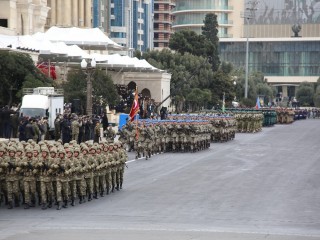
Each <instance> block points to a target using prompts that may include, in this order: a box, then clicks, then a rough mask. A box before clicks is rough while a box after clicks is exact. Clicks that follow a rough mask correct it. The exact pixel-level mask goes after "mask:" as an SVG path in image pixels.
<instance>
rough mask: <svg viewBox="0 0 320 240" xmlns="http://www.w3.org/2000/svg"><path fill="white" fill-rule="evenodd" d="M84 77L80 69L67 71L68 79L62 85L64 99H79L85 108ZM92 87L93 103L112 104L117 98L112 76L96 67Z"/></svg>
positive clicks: (67, 100) (85, 86) (85, 82)
mask: <svg viewBox="0 0 320 240" xmlns="http://www.w3.org/2000/svg"><path fill="white" fill-rule="evenodd" d="M86 77H87V76H86V75H85V73H84V72H83V71H81V70H77V69H76V70H73V71H69V73H68V81H67V82H66V83H64V84H63V85H62V88H63V89H64V93H65V101H66V102H72V101H73V99H79V100H80V102H81V108H82V109H85V106H86V88H87V80H86ZM92 87H93V92H92V95H93V96H92V98H93V99H92V100H93V104H97V105H101V106H103V107H105V106H106V104H111V105H114V104H116V103H117V101H118V100H119V95H118V93H117V90H116V87H115V85H114V84H113V82H112V78H111V77H110V76H109V75H106V73H105V71H102V70H100V69H96V71H95V73H94V74H93V76H92Z"/></svg>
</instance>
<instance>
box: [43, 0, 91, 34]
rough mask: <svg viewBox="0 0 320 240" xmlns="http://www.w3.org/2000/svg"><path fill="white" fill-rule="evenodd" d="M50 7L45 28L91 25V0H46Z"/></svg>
mask: <svg viewBox="0 0 320 240" xmlns="http://www.w3.org/2000/svg"><path fill="white" fill-rule="evenodd" d="M47 1H48V7H50V11H49V16H48V19H47V24H46V28H47V29H48V28H50V27H52V26H59V27H92V26H93V23H92V9H93V8H92V1H91V0H47Z"/></svg>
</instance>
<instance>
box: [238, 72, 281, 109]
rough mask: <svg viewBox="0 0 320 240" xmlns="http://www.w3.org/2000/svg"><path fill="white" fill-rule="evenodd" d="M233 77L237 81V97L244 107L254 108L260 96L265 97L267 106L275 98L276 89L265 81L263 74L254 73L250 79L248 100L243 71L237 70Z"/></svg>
mask: <svg viewBox="0 0 320 240" xmlns="http://www.w3.org/2000/svg"><path fill="white" fill-rule="evenodd" d="M232 75H233V76H234V77H235V80H236V86H235V88H236V97H237V98H238V99H239V100H240V102H241V103H242V105H244V106H247V107H253V106H255V104H256V100H257V97H258V96H264V98H265V104H267V102H268V100H269V99H272V98H273V97H274V96H275V88H273V87H271V86H269V85H268V83H267V82H266V81H265V78H264V75H263V73H261V72H252V73H251V74H250V76H249V78H248V98H247V99H245V98H244V85H245V76H244V70H243V69H236V70H234V71H233V73H232Z"/></svg>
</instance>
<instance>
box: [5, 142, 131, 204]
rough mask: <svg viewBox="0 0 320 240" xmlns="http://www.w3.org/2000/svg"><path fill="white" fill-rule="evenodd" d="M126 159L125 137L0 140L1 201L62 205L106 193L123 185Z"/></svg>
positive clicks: (80, 201) (102, 195)
mask: <svg viewBox="0 0 320 240" xmlns="http://www.w3.org/2000/svg"><path fill="white" fill-rule="evenodd" d="M126 160H127V153H126V150H125V149H124V148H123V146H122V143H121V142H117V143H112V144H110V143H105V142H100V143H92V142H85V143H81V144H80V145H79V144H77V142H76V141H71V142H70V143H66V144H62V142H61V141H41V142H39V144H37V143H36V142H34V141H33V140H29V141H27V142H16V141H9V142H1V143H0V204H1V203H3V202H5V204H6V205H8V208H9V209H11V208H13V207H14V206H15V207H18V206H20V204H21V203H22V204H24V207H25V209H28V208H30V207H33V206H35V205H36V203H37V202H38V203H39V204H41V205H42V209H47V208H48V207H49V208H51V207H52V206H53V204H56V205H57V210H60V209H61V208H62V207H64V208H67V207H68V204H70V203H71V205H72V206H74V205H75V201H76V200H77V199H79V203H80V204H82V203H84V202H86V201H91V200H92V199H93V198H96V199H97V198H99V196H100V197H104V196H105V194H109V192H113V191H114V190H115V189H116V190H120V189H121V188H122V184H123V174H124V168H125V162H126Z"/></svg>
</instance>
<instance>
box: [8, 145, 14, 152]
mask: <svg viewBox="0 0 320 240" xmlns="http://www.w3.org/2000/svg"><path fill="white" fill-rule="evenodd" d="M7 151H8V152H16V148H15V147H13V146H10V147H8V148H7Z"/></svg>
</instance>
